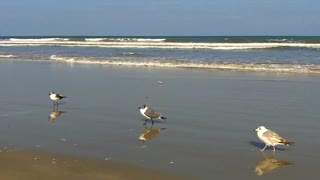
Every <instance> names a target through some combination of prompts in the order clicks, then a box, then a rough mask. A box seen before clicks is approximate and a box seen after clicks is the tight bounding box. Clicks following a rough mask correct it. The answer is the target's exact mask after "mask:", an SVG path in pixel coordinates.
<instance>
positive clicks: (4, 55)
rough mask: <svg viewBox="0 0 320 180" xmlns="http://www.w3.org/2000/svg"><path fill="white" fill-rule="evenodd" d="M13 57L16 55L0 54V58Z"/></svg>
mask: <svg viewBox="0 0 320 180" xmlns="http://www.w3.org/2000/svg"><path fill="white" fill-rule="evenodd" d="M13 57H16V56H15V55H12V54H0V58H13Z"/></svg>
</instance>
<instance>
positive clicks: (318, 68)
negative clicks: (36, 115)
mask: <svg viewBox="0 0 320 180" xmlns="http://www.w3.org/2000/svg"><path fill="white" fill-rule="evenodd" d="M50 60H52V61H55V62H65V63H78V64H97V65H124V66H144V67H166V68H193V69H212V70H230V71H256V72H295V73H320V65H293V64H253V63H229V64H223V63H192V62H178V61H175V62H173V61H170V62H163V61H131V60H130V61H126V60H102V59H94V58H75V57H60V56H56V55H52V56H51V57H50Z"/></svg>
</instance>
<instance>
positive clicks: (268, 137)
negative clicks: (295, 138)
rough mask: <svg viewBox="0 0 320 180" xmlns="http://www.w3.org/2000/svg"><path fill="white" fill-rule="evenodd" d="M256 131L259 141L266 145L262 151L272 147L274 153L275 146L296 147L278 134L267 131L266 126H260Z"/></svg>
mask: <svg viewBox="0 0 320 180" xmlns="http://www.w3.org/2000/svg"><path fill="white" fill-rule="evenodd" d="M254 131H256V132H257V136H258V137H259V139H260V140H261V141H262V142H264V143H265V144H266V145H265V146H264V148H263V149H261V150H260V151H264V150H265V149H266V147H267V146H272V148H273V151H276V149H275V146H277V145H284V146H290V145H294V142H290V141H287V140H285V139H284V138H282V137H281V136H279V135H278V134H277V133H275V132H274V131H272V130H269V129H267V128H266V127H264V126H259V127H258V128H257V129H255V130H254Z"/></svg>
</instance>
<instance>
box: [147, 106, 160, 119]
mask: <svg viewBox="0 0 320 180" xmlns="http://www.w3.org/2000/svg"><path fill="white" fill-rule="evenodd" d="M145 114H146V115H147V116H148V117H150V118H159V117H160V113H157V112H155V111H154V110H153V109H151V108H148V109H147V110H146V112H145Z"/></svg>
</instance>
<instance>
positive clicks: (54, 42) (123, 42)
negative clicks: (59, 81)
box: [0, 38, 320, 50]
mask: <svg viewBox="0 0 320 180" xmlns="http://www.w3.org/2000/svg"><path fill="white" fill-rule="evenodd" d="M0 46H62V47H99V48H140V49H142V48H158V49H211V50H250V49H275V48H314V49H320V43H299V42H289V41H287V39H271V40H269V41H268V42H252V43H226V42H168V41H166V39H153V38H38V39H23V38H10V39H2V40H1V41H0Z"/></svg>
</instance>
